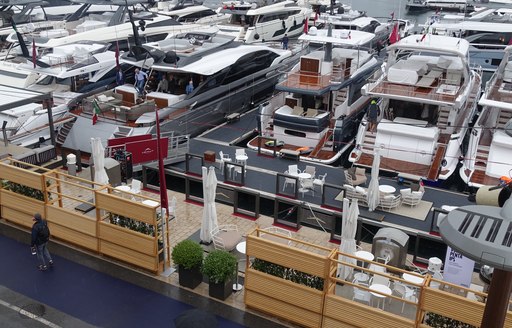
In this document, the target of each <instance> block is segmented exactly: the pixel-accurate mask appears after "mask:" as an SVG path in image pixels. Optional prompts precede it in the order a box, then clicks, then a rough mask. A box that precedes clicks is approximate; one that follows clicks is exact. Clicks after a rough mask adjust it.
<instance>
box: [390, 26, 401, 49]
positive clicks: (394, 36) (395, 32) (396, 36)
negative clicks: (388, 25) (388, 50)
mask: <svg viewBox="0 0 512 328" xmlns="http://www.w3.org/2000/svg"><path fill="white" fill-rule="evenodd" d="M398 41H400V30H399V27H398V22H396V23H395V25H393V29H392V30H391V34H390V35H389V44H393V43H396V42H398Z"/></svg>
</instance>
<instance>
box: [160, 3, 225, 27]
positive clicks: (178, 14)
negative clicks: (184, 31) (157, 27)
mask: <svg viewBox="0 0 512 328" xmlns="http://www.w3.org/2000/svg"><path fill="white" fill-rule="evenodd" d="M158 13H159V14H161V15H166V16H170V17H172V18H174V19H175V20H176V21H177V22H180V23H197V24H209V25H215V24H219V23H226V22H227V21H228V20H229V17H230V15H229V14H222V13H217V12H216V11H214V10H213V9H211V8H208V7H205V6H190V7H185V8H182V9H177V10H159V11H158Z"/></svg>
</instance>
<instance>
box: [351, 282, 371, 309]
mask: <svg viewBox="0 0 512 328" xmlns="http://www.w3.org/2000/svg"><path fill="white" fill-rule="evenodd" d="M359 286H363V287H366V288H368V284H365V283H360V284H359ZM371 299H372V294H370V292H369V291H368V290H366V289H361V288H359V287H356V286H354V296H352V301H357V302H364V303H366V304H368V305H370V301H371Z"/></svg>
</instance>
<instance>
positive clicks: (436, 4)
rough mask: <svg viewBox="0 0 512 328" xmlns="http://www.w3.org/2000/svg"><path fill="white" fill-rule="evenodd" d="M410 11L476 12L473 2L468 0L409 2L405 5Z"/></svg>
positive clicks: (410, 0)
mask: <svg viewBox="0 0 512 328" xmlns="http://www.w3.org/2000/svg"><path fill="white" fill-rule="evenodd" d="M405 8H406V9H407V10H408V11H427V10H437V9H440V10H445V11H450V10H451V11H460V12H470V11H473V10H475V7H474V5H473V3H472V2H470V1H468V0H409V1H408V2H407V3H406V4H405Z"/></svg>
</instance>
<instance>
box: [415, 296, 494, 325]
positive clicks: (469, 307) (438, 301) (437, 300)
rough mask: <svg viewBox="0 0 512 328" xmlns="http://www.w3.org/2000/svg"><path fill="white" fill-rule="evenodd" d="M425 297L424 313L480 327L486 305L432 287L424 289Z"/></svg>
mask: <svg viewBox="0 0 512 328" xmlns="http://www.w3.org/2000/svg"><path fill="white" fill-rule="evenodd" d="M423 295H424V300H423V303H422V304H423V305H422V308H421V309H422V310H423V311H425V312H434V313H437V314H440V315H442V316H445V317H448V318H452V319H455V320H458V321H462V322H465V323H468V324H470V325H473V326H477V327H478V326H480V323H481V321H482V316H483V313H484V307H485V304H484V303H481V302H476V301H472V300H469V299H467V298H465V297H462V296H459V295H455V294H452V293H448V292H445V291H442V290H439V289H437V288H431V287H427V288H424V289H423Z"/></svg>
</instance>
